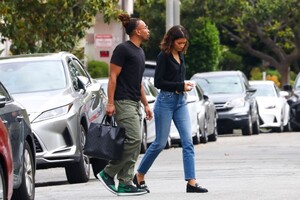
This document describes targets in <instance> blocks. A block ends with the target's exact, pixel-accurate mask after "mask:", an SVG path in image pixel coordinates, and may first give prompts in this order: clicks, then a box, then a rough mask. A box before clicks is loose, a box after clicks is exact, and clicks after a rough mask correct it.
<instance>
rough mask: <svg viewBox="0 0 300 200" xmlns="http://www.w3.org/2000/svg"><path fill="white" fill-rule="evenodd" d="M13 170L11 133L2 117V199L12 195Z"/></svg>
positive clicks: (0, 144)
mask: <svg viewBox="0 0 300 200" xmlns="http://www.w3.org/2000/svg"><path fill="white" fill-rule="evenodd" d="M0 98H1V97H0ZM13 172H14V170H13V158H12V149H11V145H10V139H9V133H8V130H7V129H6V127H5V125H4V123H3V121H2V119H0V199H2V200H9V199H10V198H11V196H12V193H13V184H14V174H13Z"/></svg>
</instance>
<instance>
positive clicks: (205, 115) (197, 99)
mask: <svg viewBox="0 0 300 200" xmlns="http://www.w3.org/2000/svg"><path fill="white" fill-rule="evenodd" d="M194 84H195V86H194V88H193V89H192V90H191V91H189V92H187V93H186V99H187V105H188V110H189V115H190V119H191V125H192V136H193V143H194V144H199V143H200V142H202V143H207V141H216V140H217V137H218V132H217V118H218V115H217V111H216V109H215V105H214V103H213V102H212V101H210V99H209V98H208V96H206V95H205V94H204V92H203V90H202V89H201V87H200V86H199V85H198V84H196V82H194ZM170 136H171V139H172V143H180V136H179V133H178V131H177V129H176V126H175V124H174V122H173V121H172V123H171V129H170Z"/></svg>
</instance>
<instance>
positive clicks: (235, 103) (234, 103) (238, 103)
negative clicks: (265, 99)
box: [225, 98, 245, 108]
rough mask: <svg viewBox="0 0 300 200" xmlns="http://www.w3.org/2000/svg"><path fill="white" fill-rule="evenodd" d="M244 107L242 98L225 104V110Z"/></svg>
mask: <svg viewBox="0 0 300 200" xmlns="http://www.w3.org/2000/svg"><path fill="white" fill-rule="evenodd" d="M244 105H245V99H244V98H237V99H232V100H230V101H228V102H227V103H226V104H225V107H227V108H233V107H242V106H244Z"/></svg>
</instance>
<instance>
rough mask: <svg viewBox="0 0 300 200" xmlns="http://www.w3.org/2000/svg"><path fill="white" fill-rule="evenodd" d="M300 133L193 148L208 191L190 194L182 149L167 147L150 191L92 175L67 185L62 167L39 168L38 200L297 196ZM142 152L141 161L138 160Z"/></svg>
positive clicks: (150, 178) (234, 138) (235, 138)
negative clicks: (111, 187)
mask: <svg viewBox="0 0 300 200" xmlns="http://www.w3.org/2000/svg"><path fill="white" fill-rule="evenodd" d="M299 141H300V133H299V132H292V133H267V134H259V135H255V136H250V137H247V136H241V134H239V133H236V134H233V135H224V136H220V137H219V139H218V141H216V142H210V143H207V144H205V145H204V144H200V145H196V146H195V157H196V170H197V178H198V181H199V183H200V184H201V185H203V186H205V187H207V188H208V190H209V192H208V193H206V194H187V193H185V184H186V182H185V181H183V170H182V158H181V148H178V147H176V148H171V149H168V150H164V151H163V152H162V153H161V155H160V156H159V157H158V159H157V161H156V162H155V163H154V165H153V166H152V168H151V169H150V171H149V173H148V174H147V177H146V178H147V179H146V180H147V184H148V186H149V188H150V190H151V193H150V194H147V195H143V196H137V197H117V196H114V195H113V194H111V193H110V192H108V191H107V190H105V188H104V187H103V186H102V185H101V183H100V182H99V181H98V180H96V179H95V178H94V177H92V176H93V175H91V180H90V181H89V182H88V183H84V184H69V183H68V182H67V180H66V178H65V174H64V169H63V168H55V169H48V170H38V171H37V174H36V199H43V200H56V199H72V200H79V199H80V200H82V199H87V200H94V199H95V200H96V199H97V200H98V199H105V200H110V199H117V198H122V199H123V198H124V199H133V198H136V199H152V200H154V199H155V200H160V199H161V200H162V199H164V200H166V199H172V200H177V199H178V200H182V199H210V200H211V199H222V200H224V199H225V200H227V199H228V200H240V199H251V200H253V199H262V200H268V199H270V200H274V199H275V200H276V199H280V200H282V199H288V200H296V199H299V196H300V190H299V185H300V159H299V157H300V151H299V150H300V144H299ZM141 157H142V155H141V156H140V158H139V160H138V162H139V161H140V159H141Z"/></svg>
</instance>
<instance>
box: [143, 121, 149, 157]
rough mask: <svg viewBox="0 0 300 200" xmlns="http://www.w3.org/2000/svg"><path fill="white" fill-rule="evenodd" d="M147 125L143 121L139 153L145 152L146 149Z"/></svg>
mask: <svg viewBox="0 0 300 200" xmlns="http://www.w3.org/2000/svg"><path fill="white" fill-rule="evenodd" d="M147 145H148V144H147V125H146V122H144V123H143V132H142V144H141V153H145V152H146V151H147V148H148V146H147Z"/></svg>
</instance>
